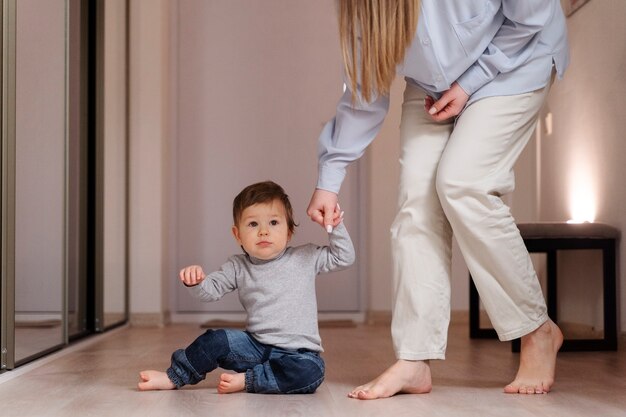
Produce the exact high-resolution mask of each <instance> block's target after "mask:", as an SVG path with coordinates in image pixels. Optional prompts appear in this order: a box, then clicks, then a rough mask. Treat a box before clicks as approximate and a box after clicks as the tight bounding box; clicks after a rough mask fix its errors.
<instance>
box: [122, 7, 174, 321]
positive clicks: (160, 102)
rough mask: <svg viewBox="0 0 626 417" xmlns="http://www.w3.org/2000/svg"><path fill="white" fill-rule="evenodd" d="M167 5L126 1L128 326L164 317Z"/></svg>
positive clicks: (167, 117)
mask: <svg viewBox="0 0 626 417" xmlns="http://www.w3.org/2000/svg"><path fill="white" fill-rule="evenodd" d="M169 7H170V3H169V1H167V0H133V1H131V2H130V103H129V105H130V109H129V117H130V126H129V129H130V132H129V133H130V137H129V142H130V147H129V148H130V149H129V158H130V168H129V176H130V181H129V182H130V184H129V186H130V197H129V204H130V212H129V235H130V236H129V240H130V242H129V251H130V261H129V279H130V312H131V322H135V323H138V322H148V323H160V322H163V321H164V320H166V319H165V317H166V316H167V314H168V305H167V285H166V284H165V282H166V279H167V277H168V273H167V271H168V263H167V259H168V246H167V244H168V239H167V227H168V223H167V207H168V202H169V195H168V175H169V169H168V165H167V147H166V146H167V134H168V129H169V127H168V122H169V111H170V108H169V97H168V81H169V78H168V77H169V75H168V68H169V66H168V62H169V61H168V60H169V58H170V57H169V54H168V45H169V44H168V40H169V32H168V29H169V24H168V23H169V11H170V10H169Z"/></svg>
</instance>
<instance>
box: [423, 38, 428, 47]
mask: <svg viewBox="0 0 626 417" xmlns="http://www.w3.org/2000/svg"><path fill="white" fill-rule="evenodd" d="M422 45H426V46H428V45H430V39H428V38H424V39H422Z"/></svg>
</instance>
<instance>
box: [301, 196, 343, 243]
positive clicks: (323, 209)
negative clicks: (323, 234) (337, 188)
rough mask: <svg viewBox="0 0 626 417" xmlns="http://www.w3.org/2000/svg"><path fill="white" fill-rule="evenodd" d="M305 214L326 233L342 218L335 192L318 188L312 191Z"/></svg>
mask: <svg viewBox="0 0 626 417" xmlns="http://www.w3.org/2000/svg"><path fill="white" fill-rule="evenodd" d="M306 214H307V215H308V216H309V217H310V218H311V220H313V221H314V222H315V223H317V224H319V225H320V226H322V227H323V228H324V229H326V231H327V232H328V233H330V232H332V231H333V228H334V227H335V226H337V225H338V224H339V223H341V221H342V220H343V211H341V207H339V203H338V202H337V194H335V193H333V192H331V191H326V190H320V189H317V190H315V192H314V193H313V197H311V202H310V203H309V208H307V210H306Z"/></svg>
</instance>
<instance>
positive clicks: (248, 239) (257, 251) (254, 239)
mask: <svg viewBox="0 0 626 417" xmlns="http://www.w3.org/2000/svg"><path fill="white" fill-rule="evenodd" d="M233 235H234V236H235V239H236V240H237V242H238V243H239V244H240V245H241V246H243V248H244V249H245V251H246V252H247V253H248V254H249V255H250V256H253V257H255V258H257V259H265V260H267V259H272V258H275V257H276V256H278V255H279V254H280V253H281V252H282V251H283V250H284V249H285V247H286V246H287V242H289V240H290V239H291V233H290V232H289V226H288V225H287V213H286V211H285V206H284V205H283V203H282V202H281V201H279V200H273V201H272V202H269V203H259V204H254V205H252V206H250V207H247V208H245V209H244V210H243V213H242V214H241V220H240V221H239V224H237V225H235V226H233Z"/></svg>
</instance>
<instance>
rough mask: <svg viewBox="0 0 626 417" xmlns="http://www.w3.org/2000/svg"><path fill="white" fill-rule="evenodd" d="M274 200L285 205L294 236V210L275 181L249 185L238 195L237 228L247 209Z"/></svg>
mask: <svg viewBox="0 0 626 417" xmlns="http://www.w3.org/2000/svg"><path fill="white" fill-rule="evenodd" d="M274 200H278V201H280V202H281V203H283V206H284V207H285V213H286V215H287V227H288V228H289V232H290V233H292V234H293V232H294V230H295V228H296V226H297V224H296V222H295V221H294V220H293V210H292V208H291V203H290V202H289V196H288V195H287V194H286V193H285V190H283V187H281V186H280V185H278V184H276V183H275V182H273V181H264V182H257V183H256V184H252V185H248V186H247V187H246V188H244V189H243V190H241V192H240V193H239V194H237V197H235V200H234V201H233V221H234V222H235V226H236V225H238V224H239V221H240V220H241V215H242V214H243V211H244V210H245V209H246V208H248V207H250V206H253V205H255V204H259V203H271V202H272V201H274Z"/></svg>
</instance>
